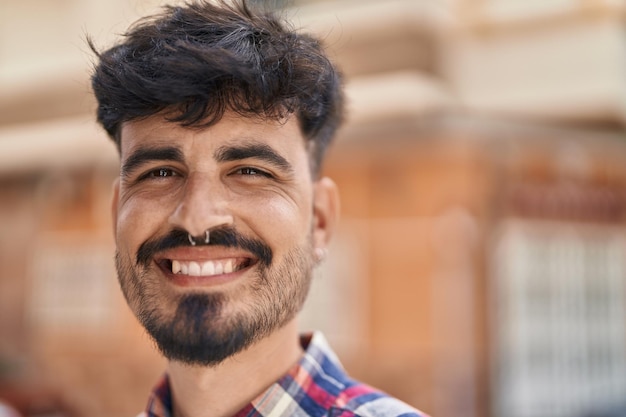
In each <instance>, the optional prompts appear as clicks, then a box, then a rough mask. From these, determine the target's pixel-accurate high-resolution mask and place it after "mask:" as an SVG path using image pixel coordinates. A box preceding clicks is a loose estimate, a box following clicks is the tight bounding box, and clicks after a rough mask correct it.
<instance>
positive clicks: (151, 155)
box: [121, 146, 184, 175]
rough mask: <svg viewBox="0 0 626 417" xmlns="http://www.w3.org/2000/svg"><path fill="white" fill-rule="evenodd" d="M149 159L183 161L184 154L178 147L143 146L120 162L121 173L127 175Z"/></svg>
mask: <svg viewBox="0 0 626 417" xmlns="http://www.w3.org/2000/svg"><path fill="white" fill-rule="evenodd" d="M150 161H173V162H183V161H184V156H183V153H182V151H181V150H180V149H178V148H175V147H173V146H166V147H159V148H154V147H143V148H138V149H136V150H135V151H134V152H133V153H131V154H130V156H129V157H128V158H126V160H125V161H124V163H123V164H122V169H121V173H122V175H128V174H130V173H131V172H133V170H135V169H137V168H138V167H140V166H141V165H142V164H144V163H146V162H150Z"/></svg>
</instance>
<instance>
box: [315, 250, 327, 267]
mask: <svg viewBox="0 0 626 417" xmlns="http://www.w3.org/2000/svg"><path fill="white" fill-rule="evenodd" d="M314 253H315V263H320V262H322V261H323V260H324V259H326V256H327V255H328V249H326V248H315V251H314Z"/></svg>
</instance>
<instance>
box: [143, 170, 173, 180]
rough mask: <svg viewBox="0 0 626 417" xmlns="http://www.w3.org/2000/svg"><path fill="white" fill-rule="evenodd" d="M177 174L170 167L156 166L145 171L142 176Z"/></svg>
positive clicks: (160, 176)
mask: <svg viewBox="0 0 626 417" xmlns="http://www.w3.org/2000/svg"><path fill="white" fill-rule="evenodd" d="M177 176H179V174H178V173H177V172H176V171H174V170H173V169H171V168H157V169H154V170H152V171H149V172H148V173H146V174H145V175H144V178H167V177H177Z"/></svg>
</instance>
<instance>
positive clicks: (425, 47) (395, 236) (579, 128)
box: [0, 0, 626, 417]
mask: <svg viewBox="0 0 626 417" xmlns="http://www.w3.org/2000/svg"><path fill="white" fill-rule="evenodd" d="M156 3H157V2H156V1H154V2H147V1H146V2H141V3H140V2H133V3H130V2H123V1H121V0H117V1H110V2H98V1H96V0H91V1H80V2H79V1H78V0H73V1H72V0H69V1H63V2H48V3H46V5H45V6H44V5H42V4H41V2H38V1H35V0H22V1H20V2H15V1H10V2H4V3H2V4H1V5H0V62H2V66H1V67H0V184H1V187H0V214H1V215H0V230H1V231H2V232H1V233H0V398H4V399H6V400H9V401H12V402H13V403H14V404H16V405H18V406H19V407H21V408H22V410H24V409H30V410H31V411H30V412H31V413H32V414H33V415H34V413H35V412H44V411H45V410H54V409H62V410H63V412H64V413H65V414H66V415H75V416H87V415H89V416H123V415H133V412H136V411H137V410H139V409H141V408H142V407H143V405H144V402H145V400H146V395H147V392H148V390H149V389H150V387H151V384H152V383H153V382H154V381H155V380H156V378H157V376H158V375H159V374H160V372H162V369H163V362H162V360H161V359H160V358H159V357H158V355H157V354H156V353H155V352H154V351H153V349H152V347H151V344H150V342H149V340H148V339H147V337H146V336H145V335H144V334H143V333H142V331H141V330H140V328H139V326H138V325H137V324H136V323H135V320H134V318H133V317H132V315H131V314H130V313H129V312H128V309H127V308H126V306H125V302H124V300H123V299H122V297H121V295H120V293H119V290H118V289H117V283H116V279H115V273H114V270H113V262H112V255H113V243H112V239H111V236H110V235H111V233H110V230H111V224H110V219H109V198H110V183H111V181H112V179H113V178H114V177H115V176H116V175H117V157H116V155H115V151H114V148H113V145H112V144H111V143H109V141H108V140H107V139H106V138H105V136H104V134H103V133H102V132H101V131H100V130H99V129H98V127H97V126H95V123H94V121H93V118H94V117H93V112H94V108H95V104H94V102H93V100H92V98H91V97H90V93H89V82H88V72H89V65H90V64H89V61H90V55H89V53H88V52H87V47H86V46H85V45H86V44H85V42H84V41H83V40H81V35H82V34H83V32H88V33H91V34H93V36H94V37H95V38H96V42H97V43H99V44H104V45H106V44H108V43H109V42H111V40H112V39H113V35H115V34H116V33H120V32H122V31H123V30H124V29H125V27H126V25H127V23H128V22H130V21H132V20H134V17H135V16H137V15H141V14H145V13H146V12H147V11H149V10H151V9H152V7H154V5H155V4H156ZM277 4H280V2H278V3H277ZM44 7H47V8H49V9H45V10H44V9H43V8H44ZM284 13H285V14H286V15H287V16H288V17H291V18H292V19H293V20H294V21H295V24H296V25H297V26H301V27H303V28H304V29H306V30H311V31H315V32H317V33H319V34H320V35H321V36H322V37H323V38H324V39H325V42H326V43H327V45H329V47H330V48H331V51H332V55H333V57H334V59H335V60H336V61H337V62H339V64H340V66H341V67H342V68H343V70H344V72H345V74H346V79H347V88H348V98H349V117H348V122H347V124H346V126H345V128H343V129H342V131H341V132H340V135H339V137H338V141H337V143H336V145H335V147H334V149H333V150H332V153H331V155H330V159H329V161H328V163H327V166H326V172H327V173H328V174H329V175H330V176H332V177H333V178H334V179H335V180H336V181H337V182H338V183H339V186H340V189H341V195H342V212H343V218H342V222H341V230H340V233H339V236H338V237H337V239H336V241H335V243H334V247H333V250H332V252H331V256H330V258H329V260H328V262H327V263H326V264H325V265H324V267H323V268H322V269H321V270H320V271H319V273H318V277H317V279H316V281H315V283H314V288H313V289H312V296H311V299H310V300H309V303H308V305H307V307H306V311H305V312H304V314H303V328H305V329H309V328H322V329H324V331H325V332H326V333H327V335H328V336H329V339H331V342H332V343H333V344H334V345H335V346H337V347H338V350H339V354H340V356H341V357H342V360H343V362H344V363H345V365H346V367H347V368H348V369H349V370H350V371H351V372H352V373H353V374H354V375H355V376H357V377H360V378H362V379H365V380H367V381H369V382H371V383H372V384H374V385H377V386H379V387H381V388H383V389H385V390H387V391H389V392H391V393H393V394H395V395H397V396H399V397H400V398H402V399H404V400H405V401H407V402H410V403H412V404H415V405H417V406H418V407H420V408H422V409H424V410H425V411H427V412H428V413H430V414H432V415H433V416H434V417H435V416H442V417H443V416H463V417H480V416H492V417H584V416H602V415H605V414H604V413H606V415H610V414H609V413H610V412H613V410H616V409H619V407H625V406H626V404H625V402H626V401H625V399H626V322H625V318H626V288H625V286H626V235H625V234H624V231H625V226H626V194H625V191H626V141H625V139H626V138H625V135H624V132H625V122H626V75H625V74H626V36H624V35H625V29H626V23H625V22H626V19H625V17H626V5H625V4H624V3H623V2H621V1H611V0H559V1H551V2H540V1H523V0H498V1H496V0H456V1H452V0H449V1H443V0H442V1H434V0H432V1H428V0H392V1H385V2H382V1H356V0H353V1H351V0H343V1H333V2H328V1H327V2H324V1H315V2H313V1H309V2H306V1H300V2H296V3H295V5H294V6H293V7H292V8H289V9H286V10H285V11H284ZM43 45H45V47H44V48H42V46H43ZM68 48H69V49H68ZM38 410H39V411H38ZM41 410H44V411H41Z"/></svg>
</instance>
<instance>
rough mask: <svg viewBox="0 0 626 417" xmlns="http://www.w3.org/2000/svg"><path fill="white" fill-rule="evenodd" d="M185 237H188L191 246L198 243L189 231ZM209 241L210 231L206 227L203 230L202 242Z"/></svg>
mask: <svg viewBox="0 0 626 417" xmlns="http://www.w3.org/2000/svg"><path fill="white" fill-rule="evenodd" d="M187 239H189V243H191V246H196V245H197V244H198V242H197V241H196V238H195V237H193V236H191V233H187ZM210 241H211V236H210V232H209V229H206V230H205V231H204V243H205V244H208V243H209V242H210Z"/></svg>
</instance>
